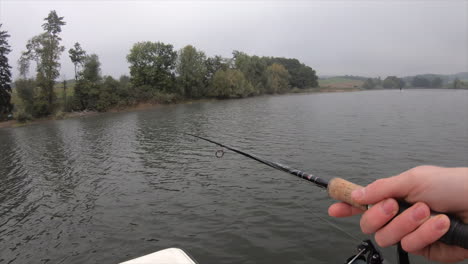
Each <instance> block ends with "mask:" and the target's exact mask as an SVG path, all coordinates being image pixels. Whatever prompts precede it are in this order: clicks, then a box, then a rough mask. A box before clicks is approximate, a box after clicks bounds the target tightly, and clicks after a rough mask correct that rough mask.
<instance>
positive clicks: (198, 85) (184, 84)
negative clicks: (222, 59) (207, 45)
mask: <svg viewBox="0 0 468 264" xmlns="http://www.w3.org/2000/svg"><path fill="white" fill-rule="evenodd" d="M205 61H206V55H205V53H204V52H202V51H197V49H196V48H194V47H193V46H192V45H187V46H185V47H184V48H183V49H181V50H180V52H179V56H178V59H177V66H176V72H177V74H178V77H177V79H178V83H179V86H180V87H181V93H182V94H183V95H185V96H187V97H200V96H203V95H205V93H206V92H205V76H206V74H207V67H206V63H205Z"/></svg>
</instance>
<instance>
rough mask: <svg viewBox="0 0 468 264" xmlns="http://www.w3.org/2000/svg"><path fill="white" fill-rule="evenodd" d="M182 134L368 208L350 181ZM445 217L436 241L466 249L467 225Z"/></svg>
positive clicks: (402, 206)
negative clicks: (445, 227) (444, 229)
mask: <svg viewBox="0 0 468 264" xmlns="http://www.w3.org/2000/svg"><path fill="white" fill-rule="evenodd" d="M184 134H186V135H189V136H191V137H195V138H199V139H202V140H205V141H208V142H210V143H213V144H216V145H218V146H220V147H222V148H225V149H228V150H231V151H233V152H236V153H238V154H240V155H243V156H245V157H248V158H250V159H253V160H256V161H258V162H260V163H263V164H265V165H267V166H270V167H272V168H275V169H277V170H281V171H284V172H287V173H289V174H292V175H294V176H297V177H299V178H301V179H304V180H307V181H309V182H312V183H314V184H315V185H316V186H318V187H321V188H324V189H326V190H327V193H328V196H329V197H331V198H333V199H335V200H338V201H342V202H345V203H347V204H349V205H351V206H353V207H355V208H359V209H361V210H363V211H366V210H367V209H369V208H370V207H369V205H363V204H360V203H357V202H356V201H354V199H352V197H351V193H352V192H353V191H354V190H358V189H360V188H363V186H360V185H357V184H355V183H352V182H350V181H347V180H345V179H343V178H339V177H335V178H332V179H330V180H328V179H323V178H320V177H318V176H315V175H313V174H310V173H305V172H302V171H300V170H297V169H293V168H291V167H288V166H285V165H283V164H280V163H277V162H272V161H268V160H266V159H263V158H261V157H259V156H256V155H253V154H250V153H247V152H244V151H241V150H239V149H237V148H234V147H230V146H227V145H224V144H222V143H219V142H216V141H214V140H211V139H207V138H204V137H201V136H197V135H193V134H189V133H184ZM220 155H221V153H219V154H218V156H220ZM397 202H398V205H399V209H400V210H399V212H398V213H402V212H403V211H404V210H406V209H407V208H409V207H410V206H411V205H410V204H408V203H407V202H404V201H400V200H397ZM431 214H440V213H438V212H435V211H432V210H431ZM446 215H447V216H448V217H449V219H450V227H449V229H448V231H447V232H446V233H445V234H444V235H443V236H442V237H441V238H440V239H439V240H438V241H440V242H443V243H445V244H447V245H455V246H459V247H462V248H464V249H468V224H465V223H464V222H462V221H461V220H460V219H458V218H456V217H455V216H453V215H450V214H446Z"/></svg>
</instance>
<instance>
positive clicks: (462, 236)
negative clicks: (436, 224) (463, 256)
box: [439, 216, 468, 249]
mask: <svg viewBox="0 0 468 264" xmlns="http://www.w3.org/2000/svg"><path fill="white" fill-rule="evenodd" d="M449 218H450V228H449V230H448V231H447V233H445V235H443V236H442V237H441V238H440V239H439V241H441V242H443V243H445V244H447V245H454V246H459V247H462V248H464V249H468V224H464V223H462V222H461V221H460V220H458V219H456V218H455V217H453V216H449Z"/></svg>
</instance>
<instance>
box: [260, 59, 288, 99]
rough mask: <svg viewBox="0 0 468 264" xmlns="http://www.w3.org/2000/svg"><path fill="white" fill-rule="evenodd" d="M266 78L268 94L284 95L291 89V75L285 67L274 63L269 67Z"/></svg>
mask: <svg viewBox="0 0 468 264" xmlns="http://www.w3.org/2000/svg"><path fill="white" fill-rule="evenodd" d="M265 76H266V77H265V78H266V84H267V85H266V92H267V93H270V94H275V93H284V92H287V90H288V89H289V82H288V79H289V73H288V71H287V70H286V68H285V67H284V66H283V65H281V64H278V63H273V64H272V65H270V66H268V68H267V69H266V71H265Z"/></svg>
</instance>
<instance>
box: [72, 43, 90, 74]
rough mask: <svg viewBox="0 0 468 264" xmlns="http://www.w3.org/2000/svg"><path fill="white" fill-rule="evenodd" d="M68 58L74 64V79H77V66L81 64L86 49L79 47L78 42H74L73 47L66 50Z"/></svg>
mask: <svg viewBox="0 0 468 264" xmlns="http://www.w3.org/2000/svg"><path fill="white" fill-rule="evenodd" d="M68 54H69V56H70V60H71V61H72V63H73V65H74V66H75V81H76V80H78V67H79V66H83V63H84V60H85V58H86V51H84V50H83V49H82V48H81V45H80V43H78V42H76V43H75V45H74V47H73V48H71V49H69V50H68Z"/></svg>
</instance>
